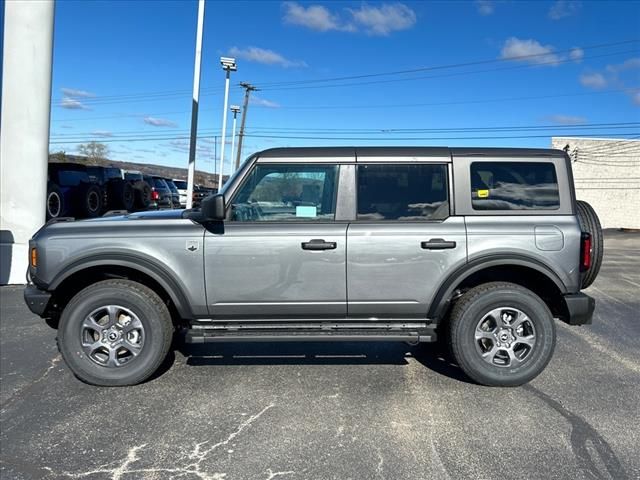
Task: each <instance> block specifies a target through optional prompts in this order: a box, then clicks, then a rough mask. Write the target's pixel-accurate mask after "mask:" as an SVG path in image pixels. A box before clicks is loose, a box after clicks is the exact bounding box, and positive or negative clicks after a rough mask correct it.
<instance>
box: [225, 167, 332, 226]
mask: <svg viewBox="0 0 640 480" xmlns="http://www.w3.org/2000/svg"><path fill="white" fill-rule="evenodd" d="M337 172H338V167H337V165H308V164H307V165H293V164H291V165H260V164H259V165H257V166H256V167H255V168H254V169H253V171H252V172H251V173H250V174H249V177H248V178H247V180H246V181H245V183H244V184H243V185H242V187H241V188H240V191H239V192H238V194H237V195H236V197H235V199H234V200H233V202H232V203H231V219H232V220H235V221H239V222H280V221H287V222H288V221H295V222H305V221H306V222H308V221H314V220H315V221H331V220H333V219H334V217H335V203H336V202H335V198H336V183H337V181H336V178H337Z"/></svg>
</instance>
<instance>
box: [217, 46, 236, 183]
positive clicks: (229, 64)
mask: <svg viewBox="0 0 640 480" xmlns="http://www.w3.org/2000/svg"><path fill="white" fill-rule="evenodd" d="M220 64H221V65H222V69H223V70H224V71H225V77H226V78H225V81H224V107H223V109H222V138H221V139H220V170H219V171H218V191H220V189H221V188H222V173H223V172H224V143H225V139H226V138H227V137H226V134H227V108H228V105H229V76H230V74H231V72H235V71H236V70H237V69H238V67H237V65H236V59H235V58H228V57H220Z"/></svg>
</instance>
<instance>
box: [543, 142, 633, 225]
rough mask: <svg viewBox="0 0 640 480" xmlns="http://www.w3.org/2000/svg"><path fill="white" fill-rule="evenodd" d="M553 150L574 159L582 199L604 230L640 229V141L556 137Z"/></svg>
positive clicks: (577, 189) (577, 192)
mask: <svg viewBox="0 0 640 480" xmlns="http://www.w3.org/2000/svg"><path fill="white" fill-rule="evenodd" d="M551 147H552V148H557V149H561V150H565V151H566V152H567V153H568V154H569V156H570V157H571V160H572V166H573V176H574V179H575V185H576V195H577V197H578V200H585V201H587V202H589V203H590V204H591V206H593V208H594V209H595V210H596V212H597V213H598V216H599V217H600V222H601V223H602V227H603V228H628V229H640V140H620V139H611V138H584V137H552V139H551Z"/></svg>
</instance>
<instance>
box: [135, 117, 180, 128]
mask: <svg viewBox="0 0 640 480" xmlns="http://www.w3.org/2000/svg"><path fill="white" fill-rule="evenodd" d="M142 121H143V122H144V123H146V124H147V125H153V126H154V127H177V126H178V125H177V124H176V123H175V122H172V121H171V120H167V119H166V118H156V117H144V118H143V119H142Z"/></svg>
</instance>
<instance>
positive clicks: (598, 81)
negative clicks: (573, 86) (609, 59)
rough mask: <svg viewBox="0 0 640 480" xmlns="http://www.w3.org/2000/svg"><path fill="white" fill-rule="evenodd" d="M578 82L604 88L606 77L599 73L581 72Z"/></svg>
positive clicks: (587, 85) (591, 86)
mask: <svg viewBox="0 0 640 480" xmlns="http://www.w3.org/2000/svg"><path fill="white" fill-rule="evenodd" d="M580 83H581V84H582V85H583V86H585V87H589V88H605V87H606V86H607V79H606V78H604V75H602V74H601V73H597V72H596V73H583V74H582V75H580Z"/></svg>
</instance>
